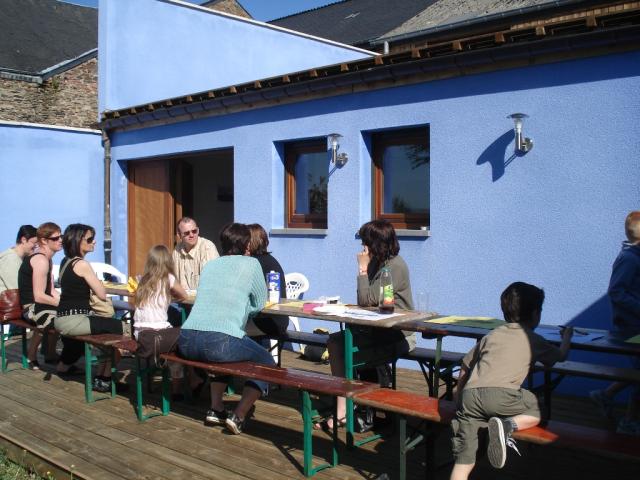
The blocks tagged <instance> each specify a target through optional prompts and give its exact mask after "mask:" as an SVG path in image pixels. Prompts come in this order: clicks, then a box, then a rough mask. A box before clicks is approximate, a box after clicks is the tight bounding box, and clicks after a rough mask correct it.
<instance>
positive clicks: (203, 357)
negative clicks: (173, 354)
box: [178, 329, 275, 395]
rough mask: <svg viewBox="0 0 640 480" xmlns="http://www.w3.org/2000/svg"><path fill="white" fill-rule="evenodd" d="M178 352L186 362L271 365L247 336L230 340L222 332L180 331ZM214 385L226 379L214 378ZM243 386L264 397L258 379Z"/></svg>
mask: <svg viewBox="0 0 640 480" xmlns="http://www.w3.org/2000/svg"><path fill="white" fill-rule="evenodd" d="M178 353H179V354H180V355H181V356H182V357H184V358H186V359H189V360H196V361H205V362H242V361H249V362H255V363H260V364H262V365H268V366H274V365H275V362H274V361H273V357H272V356H271V354H270V353H269V352H268V351H267V350H266V349H265V348H263V347H261V346H260V345H258V344H257V343H256V342H254V341H253V340H251V339H250V338H249V337H247V336H244V337H242V338H237V337H232V336H231V335H227V334H226V333H220V332H203V331H200V330H185V329H182V330H181V331H180V338H178ZM212 381H214V382H222V383H227V382H228V381H229V377H228V376H216V377H214V378H213V379H212ZM245 386H250V387H253V388H256V389H258V390H260V391H261V392H262V394H263V395H266V394H267V392H268V390H269V384H268V383H267V382H262V381H260V380H253V379H251V380H247V381H246V382H245Z"/></svg>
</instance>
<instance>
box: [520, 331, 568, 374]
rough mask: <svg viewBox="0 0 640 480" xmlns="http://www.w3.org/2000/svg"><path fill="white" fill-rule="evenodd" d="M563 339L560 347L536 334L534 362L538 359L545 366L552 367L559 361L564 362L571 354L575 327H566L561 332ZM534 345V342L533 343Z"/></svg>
mask: <svg viewBox="0 0 640 480" xmlns="http://www.w3.org/2000/svg"><path fill="white" fill-rule="evenodd" d="M561 335H562V341H561V343H560V346H559V347H556V346H555V345H551V344H550V343H549V342H547V341H546V340H545V339H544V338H542V337H540V336H539V335H536V336H535V337H530V338H532V339H533V338H536V340H537V341H536V344H535V347H534V353H536V355H535V358H534V359H533V360H534V362H536V361H538V362H540V363H542V364H543V365H544V366H545V367H552V366H553V365H555V364H556V363H557V362H563V361H565V360H566V359H567V356H568V355H569V350H570V349H571V338H572V337H573V327H564V328H563V329H562V332H561ZM532 345H533V343H532Z"/></svg>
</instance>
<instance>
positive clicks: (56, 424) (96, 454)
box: [0, 403, 203, 479]
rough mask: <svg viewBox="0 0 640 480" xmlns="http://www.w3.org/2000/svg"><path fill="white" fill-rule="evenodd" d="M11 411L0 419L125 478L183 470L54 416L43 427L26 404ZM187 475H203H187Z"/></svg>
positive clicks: (174, 473)
mask: <svg viewBox="0 0 640 480" xmlns="http://www.w3.org/2000/svg"><path fill="white" fill-rule="evenodd" d="M11 411H12V413H11V414H10V415H7V414H5V412H1V411H0V419H2V420H9V419H10V418H12V417H13V419H14V420H13V424H14V425H16V426H18V427H19V428H20V429H21V430H23V431H26V432H29V433H31V434H32V435H34V436H36V437H38V438H40V439H41V440H44V441H46V442H49V443H55V444H56V445H60V446H61V447H62V448H63V449H66V450H67V451H69V452H73V453H74V454H76V455H78V456H80V457H81V458H84V459H85V460H89V459H92V460H93V461H94V462H96V464H98V465H100V466H102V468H104V469H106V470H110V471H112V472H115V473H118V474H120V475H123V476H125V477H129V478H136V477H138V476H139V475H140V474H142V475H143V476H150V477H152V478H167V479H172V478H175V477H176V476H180V475H183V474H184V473H185V472H184V470H182V469H180V468H176V467H175V466H174V465H172V464H171V463H168V462H165V461H161V460H157V461H155V462H142V461H141V458H140V456H139V455H138V454H137V452H135V451H131V449H130V448H128V447H127V446H125V445H121V444H119V443H117V442H114V441H112V440H109V439H107V438H105V437H104V436H102V435H99V434H96V433H93V432H88V431H85V430H82V429H78V428H75V427H74V426H73V425H71V424H69V423H67V422H64V421H61V420H58V419H55V418H53V417H48V419H47V425H48V427H49V428H42V425H43V422H42V414H41V413H40V412H39V411H38V410H35V409H31V408H29V407H27V406H24V405H20V404H17V403H14V405H13V406H12V409H11ZM6 415H7V416H6ZM7 417H8V418H7ZM190 478H203V477H199V476H195V475H190Z"/></svg>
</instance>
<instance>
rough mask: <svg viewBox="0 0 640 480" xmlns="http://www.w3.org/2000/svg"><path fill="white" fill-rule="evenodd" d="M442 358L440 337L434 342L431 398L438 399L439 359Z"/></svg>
mask: <svg viewBox="0 0 640 480" xmlns="http://www.w3.org/2000/svg"><path fill="white" fill-rule="evenodd" d="M441 358H442V337H438V338H437V340H436V358H435V360H434V371H433V396H434V397H435V398H438V389H439V388H440V359H441Z"/></svg>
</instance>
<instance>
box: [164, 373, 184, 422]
mask: <svg viewBox="0 0 640 480" xmlns="http://www.w3.org/2000/svg"><path fill="white" fill-rule="evenodd" d="M185 378H186V377H185ZM170 408H171V379H170V378H169V365H165V367H164V368H163V369H162V415H164V416H167V415H169V409H170Z"/></svg>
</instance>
